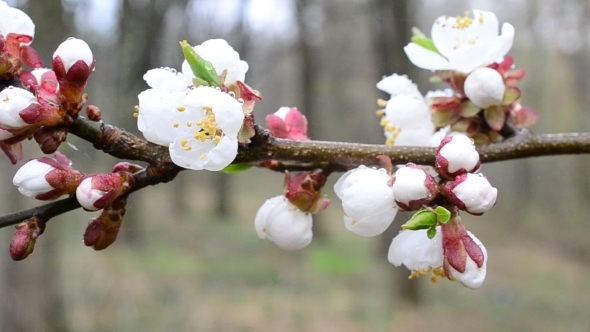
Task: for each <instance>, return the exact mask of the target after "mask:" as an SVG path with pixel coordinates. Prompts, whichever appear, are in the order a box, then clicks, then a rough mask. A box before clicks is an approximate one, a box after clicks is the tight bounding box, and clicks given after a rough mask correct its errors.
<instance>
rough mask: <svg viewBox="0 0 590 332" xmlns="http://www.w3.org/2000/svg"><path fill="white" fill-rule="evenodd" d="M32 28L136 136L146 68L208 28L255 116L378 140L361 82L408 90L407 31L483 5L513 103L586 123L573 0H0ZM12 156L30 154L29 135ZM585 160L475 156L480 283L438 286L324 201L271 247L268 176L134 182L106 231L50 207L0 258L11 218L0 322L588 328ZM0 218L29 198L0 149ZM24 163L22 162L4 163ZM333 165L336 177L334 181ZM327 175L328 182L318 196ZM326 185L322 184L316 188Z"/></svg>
mask: <svg viewBox="0 0 590 332" xmlns="http://www.w3.org/2000/svg"><path fill="white" fill-rule="evenodd" d="M8 2H9V3H11V4H13V5H17V6H19V7H21V8H23V9H24V10H26V11H27V13H29V14H30V15H31V17H32V18H33V20H34V22H35V23H36V25H37V30H36V36H35V42H34V43H33V46H34V47H35V48H36V49H37V50H39V51H40V53H41V54H42V56H43V58H44V60H45V63H46V64H49V63H50V62H49V60H50V58H51V54H52V52H53V51H54V49H55V48H56V47H57V45H58V44H59V43H60V42H61V41H63V40H64V39H65V38H66V37H68V36H77V37H79V38H83V39H85V40H87V41H88V42H89V43H90V44H91V46H92V49H93V51H94V54H95V56H96V58H97V64H96V68H97V70H96V72H95V73H94V74H93V76H92V77H91V80H90V84H89V86H88V90H87V92H88V94H89V96H90V100H89V102H90V103H91V104H96V105H98V106H99V107H100V108H101V110H102V111H103V119H104V120H105V121H106V122H108V123H112V124H115V125H118V126H120V127H123V128H126V129H128V130H130V131H132V132H134V133H138V131H137V129H136V123H135V119H134V118H133V116H132V114H133V106H134V105H135V104H137V94H138V93H139V92H140V91H142V90H143V89H146V88H147V85H146V84H145V83H144V81H143V80H142V75H143V74H144V73H145V72H146V71H147V70H149V69H151V68H156V67H161V66H169V67H175V68H180V64H181V62H182V55H181V52H180V48H179V46H178V41H179V40H183V39H186V40H188V41H189V42H190V43H191V44H193V45H196V44H199V43H201V42H202V41H204V40H206V39H209V38H225V39H227V40H228V41H229V42H230V44H231V45H233V47H234V48H235V49H236V50H237V51H238V52H239V53H240V54H241V56H242V59H245V60H246V61H248V63H249V64H250V70H249V72H248V73H247V76H246V82H247V83H248V84H250V85H251V86H253V87H254V88H256V89H258V90H260V91H261V93H262V95H263V97H264V100H263V101H262V102H260V103H258V104H257V105H256V110H255V114H256V116H257V118H258V119H259V122H263V119H264V116H265V115H266V114H268V113H271V112H274V111H276V110H277V109H278V108H279V107H281V106H298V107H299V109H300V110H302V111H303V112H304V113H305V114H306V115H307V117H308V119H309V121H310V127H311V128H310V129H311V137H312V138H314V139H321V140H342V141H356V142H364V143H382V142H384V137H383V134H382V129H381V128H380V127H379V125H378V122H379V121H378V118H377V117H376V116H375V115H374V114H375V113H374V112H375V110H376V108H377V105H376V100H377V98H385V97H386V95H385V94H383V93H380V92H379V91H378V90H377V89H376V88H375V83H376V82H377V81H378V80H379V79H380V78H381V77H382V76H383V75H389V74H391V73H393V72H396V73H404V74H408V75H409V76H410V77H411V78H413V79H414V80H415V81H416V82H417V83H418V84H419V87H420V89H421V91H422V92H423V93H425V92H426V91H427V90H429V89H433V88H435V86H432V85H431V84H429V83H428V73H427V72H425V71H419V70H417V69H415V68H412V67H411V66H410V63H409V62H408V60H407V58H406V57H405V55H404V53H403V50H402V47H403V46H404V45H405V44H406V43H407V42H408V41H409V38H410V35H411V34H410V28H411V27H412V26H417V27H420V29H421V30H423V31H424V32H426V33H427V34H429V31H430V27H431V25H432V22H433V21H434V19H435V18H436V17H438V16H440V15H443V14H449V15H460V14H462V13H463V12H464V11H465V10H467V9H473V8H476V9H484V10H491V11H494V12H495V13H496V14H497V16H498V18H499V21H500V22H501V23H502V22H510V23H512V24H513V25H514V26H515V28H516V39H515V43H514V48H513V50H512V52H511V54H513V55H514V56H515V59H516V64H517V66H518V67H522V68H526V69H527V70H528V74H527V77H526V78H525V80H524V81H523V82H522V83H521V84H520V87H521V89H522V91H523V95H524V97H523V102H524V104H526V105H529V106H532V107H534V108H536V109H537V110H539V111H540V113H541V120H540V122H539V124H538V125H537V126H536V127H535V128H534V130H535V131H537V132H563V131H588V130H589V128H590V117H589V116H588V112H589V111H588V109H589V108H588V106H587V105H590V93H589V92H590V90H589V89H590V85H589V83H588V82H589V81H588V78H590V1H586V0H544V1H535V0H520V1H516V0H515V1H508V0H498V1H491V0H489V1H486V0H479V1H468V0H436V1H434V0H431V1H426V0H414V1H409V0H408V1H401V0H317V1H312V0H297V1H296V0H243V1H239V0H218V1H214V0H169V1H165V0H63V1H60V0H43V1H40V0H36V1H34V0H29V1H12V2H11V1H8ZM69 141H70V142H71V143H72V144H73V145H75V146H76V147H77V148H78V150H74V149H72V148H71V147H69V146H67V145H64V146H62V148H61V149H60V151H62V152H64V153H66V154H67V155H68V156H69V157H70V158H72V159H73V161H74V166H75V167H76V168H77V169H80V170H82V171H84V172H88V173H91V172H100V171H105V170H108V169H110V167H111V166H112V165H113V164H114V163H115V162H116V160H114V159H113V158H111V157H109V156H107V155H105V154H103V153H99V152H97V151H94V150H93V149H92V147H90V146H89V144H87V143H86V142H82V141H80V140H77V139H76V138H75V137H69ZM28 144H30V145H26V146H25V150H26V152H27V153H28V155H27V157H28V158H33V157H38V156H39V155H38V154H37V152H36V151H38V149H37V148H36V147H34V146H33V143H32V142H31V143H28ZM589 161H590V156H559V157H548V158H535V159H527V160H517V161H509V162H503V163H494V164H486V165H484V172H485V173H486V174H487V175H488V176H489V178H490V180H491V182H492V184H494V185H495V186H496V187H497V188H498V190H499V191H500V196H499V200H498V203H497V205H496V207H495V208H494V209H492V211H490V212H488V213H486V214H485V215H484V216H483V217H479V218H474V217H471V216H466V217H465V218H464V219H465V221H466V223H467V227H468V228H469V229H470V230H471V231H472V232H473V233H475V234H477V236H478V237H479V238H480V239H481V240H482V241H483V242H484V243H485V244H486V247H487V250H488V253H489V255H490V259H489V263H488V277H487V280H486V282H485V283H484V285H483V286H482V287H481V288H480V289H479V290H477V291H471V290H468V289H465V288H463V287H461V286H459V285H457V284H454V283H452V282H448V281H444V280H443V281H439V282H438V283H436V284H432V283H431V282H430V281H429V280H428V279H424V280H418V281H412V282H408V280H407V276H408V275H409V273H408V271H407V270H406V269H404V268H398V269H396V268H394V267H393V266H391V265H390V264H389V263H388V262H387V258H386V249H387V246H388V245H389V242H390V241H391V238H392V237H393V236H394V235H395V234H396V233H397V230H398V229H399V224H401V223H403V222H404V221H405V220H406V219H407V217H408V216H407V215H398V218H397V219H396V221H395V223H394V225H393V226H392V228H391V230H390V231H388V234H385V235H383V236H381V237H380V238H362V237H359V236H356V235H354V234H352V233H350V232H348V231H346V230H345V229H344V227H343V225H342V211H341V209H340V202H339V201H338V200H336V199H334V201H333V203H334V204H333V206H332V207H331V208H330V209H329V210H328V211H327V212H326V213H324V214H323V215H321V216H319V217H320V218H318V222H317V226H316V231H315V239H314V241H313V243H312V244H311V245H310V246H309V247H308V248H306V249H304V250H302V251H299V252H285V251H282V250H280V249H278V248H277V247H276V246H274V244H272V243H271V242H269V241H261V240H259V239H258V237H257V236H256V233H255V231H254V227H253V220H254V216H255V213H256V211H257V209H258V207H259V206H260V205H261V204H262V203H263V202H264V200H266V199H267V198H270V197H272V196H274V195H276V194H279V193H280V192H281V185H282V175H280V174H274V173H271V172H268V171H261V170H253V171H249V172H246V173H241V174H237V175H232V176H227V175H223V174H217V173H210V172H206V171H201V172H182V173H181V174H180V175H179V178H178V179H177V180H176V181H174V182H172V183H170V184H165V185H160V186H158V187H157V188H155V187H154V188H147V189H146V190H143V191H141V192H140V193H137V194H134V195H132V197H131V198H130V200H129V205H128V215H127V216H126V219H125V221H124V223H123V228H122V229H121V233H120V236H119V239H118V241H117V242H116V243H115V244H114V245H113V246H112V247H110V248H108V249H107V250H105V251H102V252H95V251H93V250H92V249H90V248H86V247H84V246H83V244H82V241H81V239H82V234H83V232H84V229H85V227H86V224H87V221H88V220H90V218H91V217H93V216H94V214H89V213H84V212H82V211H77V212H75V213H69V214H67V215H63V216H60V217H58V218H56V219H55V220H52V221H51V222H50V223H49V225H48V228H47V230H46V232H45V234H43V236H41V238H40V239H39V240H38V241H37V247H36V248H35V252H34V253H33V254H32V255H31V256H30V257H29V258H28V259H26V260H25V261H23V262H18V263H15V262H12V261H11V260H10V258H9V255H8V243H9V241H10V238H11V236H12V234H13V230H12V229H4V230H2V232H1V233H0V237H1V238H2V239H3V240H2V243H4V247H5V250H4V254H2V255H0V264H2V269H1V272H0V285H1V286H0V289H2V292H1V294H2V296H0V306H1V307H0V331H97V332H98V331H396V330H412V331H431V330H433V329H434V330H437V331H473V330H477V331H481V332H484V331H589V330H590V309H589V308H590V288H589V287H587V284H588V281H587V278H588V277H589V276H590V264H589V263H590V243H589V240H588V234H590V223H589V220H588V215H589V214H590V204H588V197H590V178H589V176H588V162H589ZM0 163H1V167H2V169H4V171H3V172H2V175H1V176H0V180H1V181H2V182H1V183H3V186H4V188H5V189H4V190H3V192H4V194H3V197H5V198H4V199H3V200H2V201H0V208H1V210H0V211H2V213H8V212H11V211H14V210H17V209H20V208H26V207H31V206H35V205H37V204H38V202H35V201H34V200H31V199H27V198H24V197H21V195H19V194H18V191H17V190H16V188H15V187H13V186H12V176H13V175H14V172H15V171H16V168H15V167H13V166H11V165H10V164H9V162H8V160H7V158H1V160H0ZM21 164H22V163H21ZM333 178H335V177H333ZM334 181H335V179H331V181H330V183H329V185H328V187H327V188H328V189H327V190H326V192H327V193H328V194H329V195H331V196H332V197H333V193H332V192H331V185H332V184H333V183H334ZM333 198H335V197H333Z"/></svg>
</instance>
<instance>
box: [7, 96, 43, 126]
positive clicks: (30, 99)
mask: <svg viewBox="0 0 590 332" xmlns="http://www.w3.org/2000/svg"><path fill="white" fill-rule="evenodd" d="M40 111H41V105H40V104H39V102H38V101H37V98H35V95H33V94H32V93H31V92H29V91H27V90H25V89H21V88H15V87H8V88H6V89H4V90H2V91H0V127H2V128H4V129H9V130H10V129H21V128H24V127H27V126H28V125H29V124H28V123H27V122H26V121H25V120H24V119H23V117H22V116H21V114H23V113H39V112H40Z"/></svg>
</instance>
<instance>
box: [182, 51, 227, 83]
mask: <svg viewBox="0 0 590 332" xmlns="http://www.w3.org/2000/svg"><path fill="white" fill-rule="evenodd" d="M180 47H181V48H182V54H184V57H185V58H186V61H187V62H188V64H189V66H190V67H191V70H192V72H193V74H194V75H195V77H197V78H199V79H201V80H203V81H205V82H207V83H208V85H213V86H221V80H220V79H219V75H218V74H217V72H216V71H215V68H213V65H212V64H211V62H209V61H207V60H205V59H203V58H202V57H201V56H200V55H199V54H197V52H195V49H194V48H193V47H192V46H190V45H189V43H187V42H186V40H185V41H181V42H180Z"/></svg>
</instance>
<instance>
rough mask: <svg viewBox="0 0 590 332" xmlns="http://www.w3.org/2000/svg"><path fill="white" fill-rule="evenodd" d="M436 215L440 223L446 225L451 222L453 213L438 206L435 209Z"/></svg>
mask: <svg viewBox="0 0 590 332" xmlns="http://www.w3.org/2000/svg"><path fill="white" fill-rule="evenodd" d="M434 213H436V219H437V220H438V221H439V222H440V223H443V224H445V223H447V222H448V221H449V220H451V211H449V210H447V209H445V208H444V207H442V206H437V207H436V209H434Z"/></svg>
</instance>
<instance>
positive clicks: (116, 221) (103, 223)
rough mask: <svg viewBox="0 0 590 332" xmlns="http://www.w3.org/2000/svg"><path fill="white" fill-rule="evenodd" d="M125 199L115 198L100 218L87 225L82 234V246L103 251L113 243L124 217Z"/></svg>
mask: <svg viewBox="0 0 590 332" xmlns="http://www.w3.org/2000/svg"><path fill="white" fill-rule="evenodd" d="M126 205H127V199H126V198H125V197H119V198H117V199H116V200H115V201H114V202H113V203H112V204H111V205H110V206H109V207H107V208H106V209H104V210H103V211H102V213H101V214H100V216H98V217H96V218H93V219H92V220H90V222H89V223H88V227H86V231H85V232H84V244H85V245H86V246H88V247H92V248H93V249H94V250H103V249H106V248H107V247H109V246H110V245H111V244H113V243H114V242H115V240H116V239H117V236H118V235H119V230H120V229H121V222H122V221H123V216H125V211H126Z"/></svg>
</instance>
